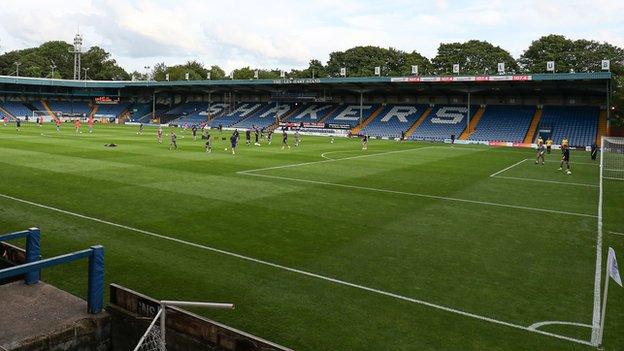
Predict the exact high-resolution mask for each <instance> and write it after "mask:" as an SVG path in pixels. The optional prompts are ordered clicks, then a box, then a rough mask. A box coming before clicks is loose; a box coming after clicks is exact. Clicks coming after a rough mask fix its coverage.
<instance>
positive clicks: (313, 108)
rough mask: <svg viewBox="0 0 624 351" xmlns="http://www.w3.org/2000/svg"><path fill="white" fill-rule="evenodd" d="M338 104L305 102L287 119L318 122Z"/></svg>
mask: <svg viewBox="0 0 624 351" xmlns="http://www.w3.org/2000/svg"><path fill="white" fill-rule="evenodd" d="M337 106H338V105H336V104H320V103H307V104H303V105H302V106H300V107H299V108H298V109H297V111H296V112H295V113H293V114H292V115H291V116H290V117H289V118H288V119H287V121H288V122H296V123H299V122H303V123H319V122H321V121H323V120H324V119H325V118H326V117H327V116H328V115H329V114H330V113H331V112H333V111H334V110H335V109H336V108H337Z"/></svg>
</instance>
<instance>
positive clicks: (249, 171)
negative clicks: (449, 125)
mask: <svg viewBox="0 0 624 351" xmlns="http://www.w3.org/2000/svg"><path fill="white" fill-rule="evenodd" d="M432 147H434V146H425V147H417V148H412V149H404V150H394V151H386V152H377V153H374V154H366V155H357V156H350V157H343V158H328V159H326V160H320V161H310V162H303V163H291V164H287V165H281V166H274V167H265V168H256V169H248V170H245V171H238V172H236V173H238V174H246V173H252V172H260V171H269V170H273V169H283V168H292V167H299V166H307V165H315V164H320V163H328V162H336V161H342V160H353V159H357V158H364V157H372V156H379V155H388V154H396V153H400V152H408V151H415V150H425V149H429V148H432ZM345 151H348V150H345Z"/></svg>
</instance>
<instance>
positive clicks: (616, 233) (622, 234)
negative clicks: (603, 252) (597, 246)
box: [609, 232, 624, 236]
mask: <svg viewBox="0 0 624 351" xmlns="http://www.w3.org/2000/svg"><path fill="white" fill-rule="evenodd" d="M609 233H610V234H613V235H620V236H624V233H618V232H609Z"/></svg>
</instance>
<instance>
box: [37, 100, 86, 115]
mask: <svg viewBox="0 0 624 351" xmlns="http://www.w3.org/2000/svg"><path fill="white" fill-rule="evenodd" d="M48 106H50V109H51V110H52V111H60V112H62V113H63V115H70V116H76V115H84V116H86V115H88V114H89V112H91V106H89V103H88V102H86V101H73V102H71V101H48Z"/></svg>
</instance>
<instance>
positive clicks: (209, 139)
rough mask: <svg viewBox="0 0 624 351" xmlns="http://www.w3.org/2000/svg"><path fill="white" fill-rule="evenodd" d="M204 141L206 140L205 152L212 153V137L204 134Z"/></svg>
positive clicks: (206, 133)
mask: <svg viewBox="0 0 624 351" xmlns="http://www.w3.org/2000/svg"><path fill="white" fill-rule="evenodd" d="M204 139H206V152H207V153H211V152H212V137H211V136H210V133H208V132H204Z"/></svg>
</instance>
